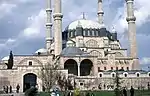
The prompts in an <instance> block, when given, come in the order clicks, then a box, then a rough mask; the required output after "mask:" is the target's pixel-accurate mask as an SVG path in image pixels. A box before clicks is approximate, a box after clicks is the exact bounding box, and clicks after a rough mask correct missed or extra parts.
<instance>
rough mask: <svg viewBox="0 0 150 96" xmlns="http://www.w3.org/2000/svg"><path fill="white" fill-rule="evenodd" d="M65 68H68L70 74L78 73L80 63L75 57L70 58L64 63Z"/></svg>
mask: <svg viewBox="0 0 150 96" xmlns="http://www.w3.org/2000/svg"><path fill="white" fill-rule="evenodd" d="M64 69H68V73H69V74H74V75H78V65H77V62H76V61H75V60H73V59H68V60H67V61H66V62H65V63H64Z"/></svg>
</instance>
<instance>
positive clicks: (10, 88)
mask: <svg viewBox="0 0 150 96" xmlns="http://www.w3.org/2000/svg"><path fill="white" fill-rule="evenodd" d="M9 93H12V86H11V85H10V86H9Z"/></svg>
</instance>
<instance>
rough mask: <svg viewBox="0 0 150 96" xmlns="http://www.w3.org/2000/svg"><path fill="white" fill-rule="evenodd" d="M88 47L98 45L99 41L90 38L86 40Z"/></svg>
mask: <svg viewBox="0 0 150 96" xmlns="http://www.w3.org/2000/svg"><path fill="white" fill-rule="evenodd" d="M86 47H98V42H97V41H95V40H88V41H87V42H86Z"/></svg>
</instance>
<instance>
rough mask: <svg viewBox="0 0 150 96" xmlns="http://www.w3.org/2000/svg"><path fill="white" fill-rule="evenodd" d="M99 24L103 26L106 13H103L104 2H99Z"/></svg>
mask: <svg viewBox="0 0 150 96" xmlns="http://www.w3.org/2000/svg"><path fill="white" fill-rule="evenodd" d="M97 14H98V22H99V23H100V24H103V15H104V12H103V9H102V0H98V12H97Z"/></svg>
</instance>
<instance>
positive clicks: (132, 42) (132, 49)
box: [126, 0, 139, 69]
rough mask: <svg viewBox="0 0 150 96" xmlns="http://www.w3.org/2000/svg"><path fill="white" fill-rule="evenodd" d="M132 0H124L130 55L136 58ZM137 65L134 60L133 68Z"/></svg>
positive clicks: (134, 18) (134, 19)
mask: <svg viewBox="0 0 150 96" xmlns="http://www.w3.org/2000/svg"><path fill="white" fill-rule="evenodd" d="M133 2H134V0H126V4H127V18H126V20H127V22H128V34H129V44H130V57H132V58H134V59H136V58H137V45H136V24H135V21H136V17H135V16H134V9H133ZM138 67H139V65H138V62H134V64H133V69H137V68H138Z"/></svg>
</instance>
